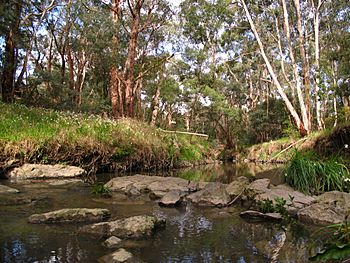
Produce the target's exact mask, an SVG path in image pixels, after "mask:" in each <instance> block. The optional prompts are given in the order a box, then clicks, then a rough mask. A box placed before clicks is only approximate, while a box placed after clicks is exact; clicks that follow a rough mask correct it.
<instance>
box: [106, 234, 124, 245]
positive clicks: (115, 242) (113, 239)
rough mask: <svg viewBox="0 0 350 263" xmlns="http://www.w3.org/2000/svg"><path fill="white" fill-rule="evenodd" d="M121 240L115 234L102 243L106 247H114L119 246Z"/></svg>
mask: <svg viewBox="0 0 350 263" xmlns="http://www.w3.org/2000/svg"><path fill="white" fill-rule="evenodd" d="M121 242H122V240H121V239H120V238H117V237H116V236H111V237H109V238H108V239H106V241H105V242H103V245H105V246H106V247H108V248H116V247H118V246H120V243H121Z"/></svg>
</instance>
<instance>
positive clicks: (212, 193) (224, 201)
mask: <svg viewBox="0 0 350 263" xmlns="http://www.w3.org/2000/svg"><path fill="white" fill-rule="evenodd" d="M187 199H188V200H190V201H191V202H192V203H194V204H197V205H199V206H217V207H223V206H227V205H228V204H229V203H230V201H231V198H230V196H229V195H228V193H227V192H226V186H225V185H223V184H221V183H209V184H207V185H206V187H205V188H204V189H203V190H200V191H198V192H195V193H193V194H190V195H189V196H187Z"/></svg>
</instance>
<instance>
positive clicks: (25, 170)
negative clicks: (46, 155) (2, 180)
mask: <svg viewBox="0 0 350 263" xmlns="http://www.w3.org/2000/svg"><path fill="white" fill-rule="evenodd" d="M85 174H86V171H85V170H84V169H82V168H80V167H76V166H70V165H61V164H56V165H46V164H45V165H44V164H24V165H23V166H21V167H18V168H15V169H14V170H12V171H11V172H10V173H9V174H8V176H9V178H10V179H11V180H13V181H17V180H28V179H54V178H65V179H67V178H75V177H80V176H83V175H85Z"/></svg>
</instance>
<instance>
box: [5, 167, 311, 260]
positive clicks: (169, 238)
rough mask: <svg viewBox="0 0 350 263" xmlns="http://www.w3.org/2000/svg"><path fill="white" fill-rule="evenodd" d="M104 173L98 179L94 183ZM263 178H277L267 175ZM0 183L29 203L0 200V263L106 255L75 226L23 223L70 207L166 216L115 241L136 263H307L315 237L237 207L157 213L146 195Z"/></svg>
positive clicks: (225, 174) (225, 170)
mask: <svg viewBox="0 0 350 263" xmlns="http://www.w3.org/2000/svg"><path fill="white" fill-rule="evenodd" d="M173 175H177V176H181V177H184V178H187V179H192V180H203V181H220V182H223V183H229V182H230V181H232V180H233V179H234V178H236V177H237V176H241V175H245V176H259V173H258V174H257V175H253V174H252V171H251V170H249V169H248V167H245V166H244V167H242V166H238V165H226V166H215V167H209V168H208V167H205V168H203V169H200V168H196V169H190V170H179V171H177V172H176V174H173ZM112 176H113V175H104V176H102V175H101V176H99V179H100V180H104V181H105V180H108V179H109V178H110V177H112ZM263 176H268V177H271V178H270V179H272V180H280V176H278V175H276V173H275V172H270V173H266V174H265V175H263ZM1 183H2V184H7V185H9V186H11V187H14V188H17V189H19V190H20V191H21V193H19V194H16V198H19V200H26V199H32V200H35V201H32V202H30V203H26V204H17V205H8V204H9V203H6V200H4V199H2V200H1V201H0V219H1V224H0V262H6V263H7V262H97V260H98V258H100V257H101V256H104V255H106V254H109V253H111V252H113V251H114V250H115V249H114V250H113V249H107V248H105V247H104V246H102V245H101V242H102V240H97V239H94V238H93V237H91V236H88V235H82V234H81V233H79V227H80V226H81V224H79V225H78V224H76V225H70V224H51V225H45V224H43V225H33V224H28V223H27V218H28V217H29V216H30V215H31V214H34V213H42V212H47V211H52V210H55V209H62V208H75V207H86V208H108V209H109V210H110V211H111V213H112V219H118V218H125V217H129V216H134V215H143V214H149V215H156V216H159V217H162V218H164V219H166V221H167V224H166V228H165V229H162V230H160V231H158V232H156V233H155V235H154V236H152V237H149V238H146V239H140V240H128V241H124V243H123V244H122V247H123V248H125V249H126V250H128V251H130V252H132V253H133V254H134V255H135V256H136V258H137V259H138V260H139V261H140V262H141V261H142V262H152V263H153V262H164V263H165V262H167V263H173V262H174V263H175V262H240V263H243V262H259V263H260V262H308V257H309V256H310V248H311V246H312V244H313V243H315V240H316V241H317V240H318V237H315V236H314V235H313V233H314V231H315V229H314V228H311V227H307V226H302V225H299V224H291V225H279V224H272V223H248V222H246V221H244V220H243V219H241V218H240V217H239V213H240V211H242V207H241V206H239V205H234V206H231V207H228V208H198V207H194V206H192V205H191V204H188V205H187V206H185V207H181V208H162V207H159V206H158V204H157V203H156V202H155V201H152V200H149V199H148V198H134V199H130V198H128V197H126V196H123V195H116V196H113V198H108V199H105V198H101V197H96V196H94V195H92V194H91V189H92V187H91V186H87V185H82V184H70V185H68V186H67V185H50V184H48V183H46V182H31V183H22V184H13V183H9V182H1ZM8 196H10V195H7V197H6V198H10V197H8ZM316 247H317V246H316Z"/></svg>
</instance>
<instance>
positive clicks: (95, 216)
mask: <svg viewBox="0 0 350 263" xmlns="http://www.w3.org/2000/svg"><path fill="white" fill-rule="evenodd" d="M109 217H110V212H109V210H108V209H99V208H95V209H89V208H66V209H61V210H56V211H52V212H48V213H44V214H34V215H31V216H30V217H29V218H28V222H29V223H32V224H41V223H45V224H49V223H78V222H87V223H92V222H99V221H103V220H106V219H107V218H109Z"/></svg>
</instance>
